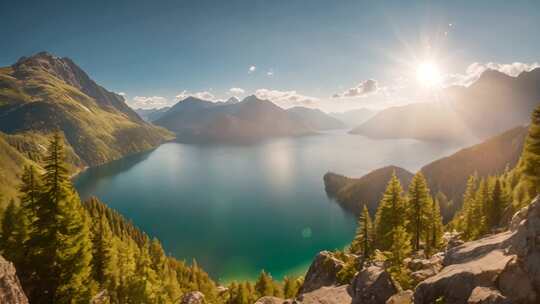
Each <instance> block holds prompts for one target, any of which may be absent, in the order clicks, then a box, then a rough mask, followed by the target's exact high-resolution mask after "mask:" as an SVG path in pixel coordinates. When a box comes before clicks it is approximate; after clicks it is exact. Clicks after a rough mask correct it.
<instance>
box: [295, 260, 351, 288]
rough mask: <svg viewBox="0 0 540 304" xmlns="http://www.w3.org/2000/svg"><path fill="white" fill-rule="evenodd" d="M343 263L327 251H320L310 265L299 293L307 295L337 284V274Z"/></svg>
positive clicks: (343, 265)
mask: <svg viewBox="0 0 540 304" xmlns="http://www.w3.org/2000/svg"><path fill="white" fill-rule="evenodd" d="M343 267H345V263H344V262H343V261H341V260H339V259H337V258H336V257H335V256H334V254H333V253H331V252H329V251H321V252H319V254H318V255H317V256H316V257H315V260H313V262H312V263H311V266H310V267H309V269H308V272H307V274H306V276H305V278H304V284H303V285H302V287H301V288H300V291H299V293H300V294H303V293H307V292H310V291H313V290H316V289H319V288H321V287H323V286H334V285H337V284H338V279H337V274H338V272H339V271H340V270H341V269H343Z"/></svg>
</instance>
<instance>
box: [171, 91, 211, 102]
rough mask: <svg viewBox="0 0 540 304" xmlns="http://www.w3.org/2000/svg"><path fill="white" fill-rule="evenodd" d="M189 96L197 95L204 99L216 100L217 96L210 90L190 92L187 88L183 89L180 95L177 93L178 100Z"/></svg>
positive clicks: (196, 96)
mask: <svg viewBox="0 0 540 304" xmlns="http://www.w3.org/2000/svg"><path fill="white" fill-rule="evenodd" d="M188 97H195V98H199V99H203V100H208V101H216V100H217V98H216V96H214V94H212V93H210V92H208V91H201V92H188V91H186V90H184V91H182V92H181V93H179V94H178V95H176V100H184V99H186V98H188Z"/></svg>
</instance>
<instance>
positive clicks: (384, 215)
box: [375, 172, 406, 250]
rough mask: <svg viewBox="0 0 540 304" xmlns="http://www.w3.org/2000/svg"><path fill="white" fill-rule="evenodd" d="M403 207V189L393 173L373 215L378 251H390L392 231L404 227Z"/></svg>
mask: <svg viewBox="0 0 540 304" xmlns="http://www.w3.org/2000/svg"><path fill="white" fill-rule="evenodd" d="M405 207H406V206H405V200H404V198H403V188H402V187H401V183H400V182H399V180H398V178H397V176H396V173H395V172H394V173H393V174H392V177H391V178H390V181H389V182H388V185H387V187H386V190H385V192H384V194H383V198H382V199H381V201H380V203H379V207H378V208H377V213H376V215H375V242H376V246H377V248H378V249H381V250H388V249H390V246H391V245H392V240H393V233H394V231H395V230H394V229H395V228H397V227H399V226H402V227H404V226H405V225H406V217H405V216H404V215H405V211H406V209H405Z"/></svg>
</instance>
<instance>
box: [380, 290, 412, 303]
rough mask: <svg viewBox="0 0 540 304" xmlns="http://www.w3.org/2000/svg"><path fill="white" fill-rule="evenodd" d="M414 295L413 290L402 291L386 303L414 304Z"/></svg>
mask: <svg viewBox="0 0 540 304" xmlns="http://www.w3.org/2000/svg"><path fill="white" fill-rule="evenodd" d="M413 294H414V293H413V292H412V290H404V291H400V292H398V293H396V294H395V295H393V296H391V297H390V299H388V300H387V301H386V304H411V303H413Z"/></svg>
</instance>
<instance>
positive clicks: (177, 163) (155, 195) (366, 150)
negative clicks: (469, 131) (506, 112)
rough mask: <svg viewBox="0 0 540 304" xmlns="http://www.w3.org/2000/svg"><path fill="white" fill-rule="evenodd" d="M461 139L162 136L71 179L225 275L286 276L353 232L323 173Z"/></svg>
mask: <svg viewBox="0 0 540 304" xmlns="http://www.w3.org/2000/svg"><path fill="white" fill-rule="evenodd" d="M458 148H459V147H456V146H445V145H441V144H436V143H425V142H420V141H416V140H372V139H368V138H365V137H362V136H359V135H349V134H347V133H346V132H344V131H336V132H328V133H324V134H322V135H316V136H308V137H300V138H280V139H274V140H270V141H266V142H264V143H260V144H256V145H245V146H234V145H188V144H181V143H166V144H163V145H161V146H160V147H158V148H156V149H155V150H153V151H150V152H146V153H142V154H138V155H133V156H129V157H126V158H124V159H121V160H118V161H115V162H112V163H109V164H107V165H104V166H101V167H97V168H92V169H89V170H87V171H86V172H84V173H83V174H81V175H80V176H79V177H77V179H76V180H75V185H76V187H77V189H78V191H79V193H80V195H81V197H83V198H87V197H89V196H92V195H94V196H97V197H99V198H100V199H101V200H102V201H104V202H106V203H107V204H108V205H109V206H110V207H112V208H114V209H116V210H118V211H119V212H120V213H121V214H123V215H124V216H126V217H127V218H129V219H131V220H132V221H133V222H134V223H135V224H136V225H137V226H138V227H140V228H141V229H143V230H144V231H146V232H147V233H148V234H149V235H151V236H155V237H157V238H159V239H160V240H161V241H162V243H163V246H164V248H165V250H166V251H167V252H168V253H170V254H172V255H174V256H176V257H177V258H180V259H186V260H188V261H191V259H193V258H196V259H197V261H198V262H199V264H201V265H202V266H203V267H204V269H205V270H207V271H208V272H209V273H210V274H211V275H212V276H213V277H214V278H216V279H218V280H219V281H221V282H229V281H231V280H241V279H254V278H256V276H257V275H258V273H259V272H260V270H261V269H265V270H266V271H268V272H270V273H271V274H272V275H273V276H274V278H278V279H281V278H282V277H283V275H286V274H290V275H300V274H303V273H304V272H305V271H306V270H307V267H308V266H309V264H310V262H311V260H312V259H313V257H314V256H315V254H316V253H317V252H319V251H321V250H325V249H326V250H332V249H336V248H338V249H341V248H343V247H344V246H345V245H346V244H347V243H349V242H350V241H351V239H352V236H353V234H354V230H355V219H354V218H353V217H352V216H351V215H349V214H348V213H346V212H344V211H343V210H342V209H341V208H340V207H339V206H338V205H337V204H336V203H335V202H333V201H331V200H330V199H329V198H328V197H327V196H326V193H325V191H324V184H323V175H324V174H325V173H326V172H328V171H333V172H337V173H342V174H346V175H349V176H361V175H363V174H365V173H367V172H369V171H371V170H373V169H376V168H379V167H382V166H386V165H390V164H393V165H397V166H401V167H404V168H406V169H408V170H411V171H415V170H418V169H419V168H420V167H421V166H423V165H424V164H426V163H428V162H430V161H432V160H434V159H437V158H440V157H442V156H446V155H449V154H451V153H452V152H454V151H456V150H457V149H458Z"/></svg>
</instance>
